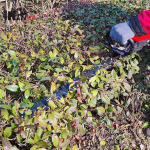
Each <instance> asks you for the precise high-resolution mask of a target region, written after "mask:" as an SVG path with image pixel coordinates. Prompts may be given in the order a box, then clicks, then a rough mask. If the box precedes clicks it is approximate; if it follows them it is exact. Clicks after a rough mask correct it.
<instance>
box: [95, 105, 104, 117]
mask: <svg viewBox="0 0 150 150" xmlns="http://www.w3.org/2000/svg"><path fill="white" fill-rule="evenodd" d="M96 109H97V110H98V113H99V114H100V115H101V114H103V113H105V108H104V107H102V106H100V107H97V108H96Z"/></svg>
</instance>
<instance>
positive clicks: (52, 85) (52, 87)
mask: <svg viewBox="0 0 150 150" xmlns="http://www.w3.org/2000/svg"><path fill="white" fill-rule="evenodd" d="M56 88H57V87H56V84H55V83H54V82H52V83H51V94H53V93H54V91H55V90H56Z"/></svg>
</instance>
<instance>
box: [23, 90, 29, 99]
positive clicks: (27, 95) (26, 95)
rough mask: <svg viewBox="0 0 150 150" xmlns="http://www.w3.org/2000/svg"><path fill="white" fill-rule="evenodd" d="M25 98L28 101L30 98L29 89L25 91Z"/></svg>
mask: <svg viewBox="0 0 150 150" xmlns="http://www.w3.org/2000/svg"><path fill="white" fill-rule="evenodd" d="M24 96H25V98H26V99H28V97H29V96H30V90H29V89H27V90H26V91H25V93H24Z"/></svg>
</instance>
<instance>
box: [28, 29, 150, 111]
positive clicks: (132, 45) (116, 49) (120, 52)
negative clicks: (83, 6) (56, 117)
mask: <svg viewBox="0 0 150 150" xmlns="http://www.w3.org/2000/svg"><path fill="white" fill-rule="evenodd" d="M106 38H107V40H108V42H109V46H110V48H111V54H112V55H111V56H112V57H108V58H107V60H105V61H104V62H103V63H100V64H99V65H98V66H95V67H94V68H92V69H90V70H89V71H87V72H84V76H86V77H87V79H90V78H91V77H92V76H94V75H96V72H97V71H98V70H100V69H102V68H103V69H108V68H110V67H111V66H113V64H114V62H115V60H116V58H117V59H118V58H120V57H125V56H127V55H129V54H131V53H132V52H133V51H139V50H141V49H142V48H143V47H144V46H146V45H147V44H148V43H150V41H149V39H150V34H149V35H146V36H142V37H137V36H135V37H134V38H132V39H129V40H128V42H127V44H126V45H124V46H123V45H119V44H118V43H117V44H116V42H115V41H113V40H112V39H111V37H110V31H109V32H108V33H107V35H106ZM73 81H74V83H75V84H74V86H77V84H78V83H79V82H82V81H81V79H79V78H74V79H73ZM70 84H71V83H69V82H68V83H66V84H65V85H63V86H62V87H61V88H59V89H57V90H55V91H54V93H55V94H56V98H57V99H58V100H60V99H61V98H62V97H63V96H66V95H67V94H68V91H69V90H71V91H73V90H74V89H73V87H71V88H69V87H70ZM49 100H54V98H53V97H52V96H51V97H49V98H46V97H45V98H44V99H42V100H41V101H39V102H37V103H36V104H34V105H33V106H32V107H31V110H32V112H33V113H34V112H35V111H36V110H37V108H38V107H42V108H44V109H46V108H47V107H48V103H49Z"/></svg>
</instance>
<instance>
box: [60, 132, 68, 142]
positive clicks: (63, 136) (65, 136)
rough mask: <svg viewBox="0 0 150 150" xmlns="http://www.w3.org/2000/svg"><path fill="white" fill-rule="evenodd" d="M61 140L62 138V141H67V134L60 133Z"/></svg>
mask: <svg viewBox="0 0 150 150" xmlns="http://www.w3.org/2000/svg"><path fill="white" fill-rule="evenodd" d="M61 138H63V139H64V140H66V139H67V132H66V131H62V133H61Z"/></svg>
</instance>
